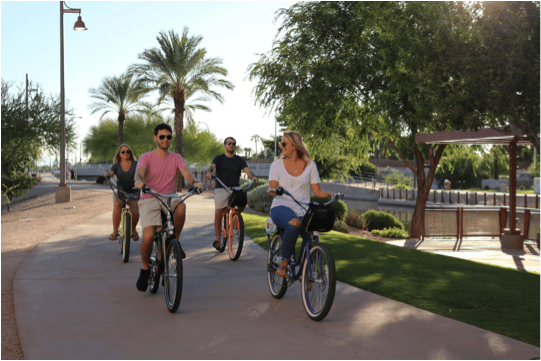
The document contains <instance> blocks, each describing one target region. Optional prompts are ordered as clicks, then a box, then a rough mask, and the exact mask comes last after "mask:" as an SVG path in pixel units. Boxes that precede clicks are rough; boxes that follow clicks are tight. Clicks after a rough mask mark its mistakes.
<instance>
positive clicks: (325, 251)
mask: <svg viewBox="0 0 541 361" xmlns="http://www.w3.org/2000/svg"><path fill="white" fill-rule="evenodd" d="M276 194H277V195H282V194H286V195H288V196H290V197H291V198H292V199H293V200H294V201H295V202H296V203H297V204H299V205H300V206H301V207H302V208H304V209H305V210H306V208H305V207H304V206H305V205H307V206H308V210H307V212H306V214H305V216H304V217H303V221H302V225H301V227H303V228H305V229H306V230H307V232H308V235H309V242H306V241H305V240H303V242H302V246H301V250H300V254H299V257H298V258H295V255H294V254H293V256H292V257H291V260H290V262H289V265H288V267H287V270H286V272H287V275H286V277H280V276H278V275H276V271H277V270H278V268H280V264H281V261H282V257H281V252H282V238H283V235H284V231H285V230H284V229H282V228H279V227H277V226H276V225H275V224H274V223H273V222H272V219H270V218H269V219H267V221H266V222H265V229H266V232H267V238H268V240H269V252H268V256H267V281H268V284H269V290H270V293H271V295H272V297H274V298H278V299H280V298H282V297H284V295H285V294H286V291H287V288H288V287H290V286H291V285H292V284H293V283H294V282H295V281H297V280H299V279H300V280H301V293H302V304H303V306H304V310H305V311H306V314H307V315H308V317H310V318H311V319H312V320H315V321H321V320H322V319H324V318H325V317H326V316H327V314H328V313H329V311H330V310H331V307H332V304H333V301H334V294H335V291H336V268H335V265H334V257H333V255H332V253H331V249H330V248H329V246H327V245H326V244H322V243H319V232H320V231H322V232H327V231H330V230H331V228H332V224H333V223H334V217H335V216H334V214H332V215H331V212H332V211H330V209H331V207H332V205H333V204H334V203H335V202H336V201H337V200H338V198H339V197H340V196H341V195H340V194H339V193H337V194H335V195H334V196H333V198H332V199H331V200H330V201H329V202H327V203H317V202H309V203H305V202H299V201H297V200H296V199H295V198H294V197H293V196H292V195H291V194H290V193H289V192H288V191H286V190H285V189H283V188H282V187H278V189H277V190H276ZM271 235H273V236H272V238H271ZM296 267H299V268H298V272H297V270H296Z"/></svg>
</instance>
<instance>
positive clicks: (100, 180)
mask: <svg viewBox="0 0 541 361" xmlns="http://www.w3.org/2000/svg"><path fill="white" fill-rule="evenodd" d="M105 180H106V179H105V177H104V176H102V175H99V176H98V177H97V178H96V183H98V184H103V183H105Z"/></svg>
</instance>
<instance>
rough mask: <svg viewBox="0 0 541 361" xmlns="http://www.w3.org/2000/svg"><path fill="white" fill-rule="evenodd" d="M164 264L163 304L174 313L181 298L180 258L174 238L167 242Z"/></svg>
mask: <svg viewBox="0 0 541 361" xmlns="http://www.w3.org/2000/svg"><path fill="white" fill-rule="evenodd" d="M165 262H167V265H166V267H165V270H164V272H165V271H166V272H165V273H164V293H165V304H166V305H167V309H168V310H169V312H171V313H175V312H177V310H178V306H179V305H180V298H181V297H182V258H181V256H180V246H179V243H178V241H177V240H176V239H174V238H172V239H170V240H169V244H168V246H167V251H166V255H165Z"/></svg>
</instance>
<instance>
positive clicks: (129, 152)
mask: <svg viewBox="0 0 541 361" xmlns="http://www.w3.org/2000/svg"><path fill="white" fill-rule="evenodd" d="M124 153H128V154H131V151H130V150H123V151H122V152H120V154H124Z"/></svg>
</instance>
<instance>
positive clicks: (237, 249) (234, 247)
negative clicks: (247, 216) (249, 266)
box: [229, 213, 244, 261]
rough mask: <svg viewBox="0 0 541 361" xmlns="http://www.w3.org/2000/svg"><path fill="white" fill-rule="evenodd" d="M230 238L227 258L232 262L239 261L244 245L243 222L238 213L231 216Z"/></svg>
mask: <svg viewBox="0 0 541 361" xmlns="http://www.w3.org/2000/svg"><path fill="white" fill-rule="evenodd" d="M232 223H233V225H232V228H233V230H232V237H230V238H229V258H230V259H231V260H232V261H236V260H238V259H239V257H240V254H241V252H242V246H243V245H244V220H243V219H242V216H241V215H240V213H235V214H233V222H232Z"/></svg>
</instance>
